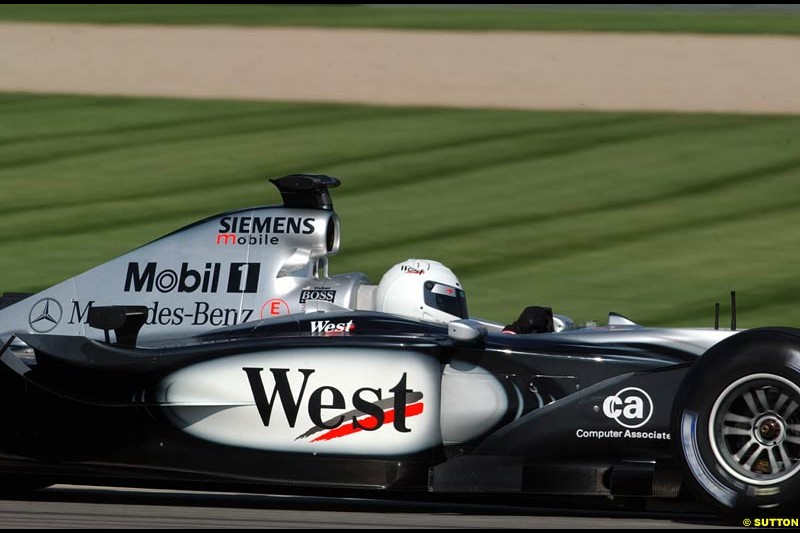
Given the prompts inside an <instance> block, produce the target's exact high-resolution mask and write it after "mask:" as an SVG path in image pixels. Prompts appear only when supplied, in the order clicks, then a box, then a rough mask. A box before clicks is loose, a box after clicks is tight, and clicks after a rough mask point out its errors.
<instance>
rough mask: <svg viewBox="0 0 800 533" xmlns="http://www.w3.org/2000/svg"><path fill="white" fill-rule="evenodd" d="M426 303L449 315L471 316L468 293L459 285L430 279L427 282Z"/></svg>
mask: <svg viewBox="0 0 800 533" xmlns="http://www.w3.org/2000/svg"><path fill="white" fill-rule="evenodd" d="M424 290H425V305H427V306H429V307H433V308H434V309H438V310H439V311H442V312H444V313H447V314H448V315H453V316H457V317H459V318H469V313H468V312H467V295H466V294H465V293H464V291H463V290H461V289H459V288H458V287H452V286H450V285H445V284H444V283H436V282H434V281H428V282H427V283H425V289H424Z"/></svg>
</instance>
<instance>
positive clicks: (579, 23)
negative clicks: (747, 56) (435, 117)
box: [0, 4, 800, 35]
mask: <svg viewBox="0 0 800 533" xmlns="http://www.w3.org/2000/svg"><path fill="white" fill-rule="evenodd" d="M0 20H24V21H46V22H93V23H101V24H121V23H137V24H233V25H242V26H318V27H348V28H408V29H431V30H515V31H531V30H537V31H623V32H631V31H647V32H696V33H776V34H793V35H796V34H800V15H798V14H796V13H795V14H785V13H752V12H749V13H746V12H697V11H659V10H658V9H655V10H654V9H647V10H630V9H626V10H609V9H605V10H591V9H561V10H550V9H519V8H516V9H514V8H505V9H500V8H494V9H478V8H471V9H441V8H439V9H437V8H422V7H419V8H386V7H368V6H356V5H349V6H342V5H340V6H320V5H270V4H242V5H230V4H64V5H62V4H3V5H0Z"/></svg>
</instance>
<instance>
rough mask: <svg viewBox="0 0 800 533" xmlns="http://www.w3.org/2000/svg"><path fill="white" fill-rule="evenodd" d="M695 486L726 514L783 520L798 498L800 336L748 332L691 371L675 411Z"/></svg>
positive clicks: (679, 451)
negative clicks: (773, 517) (784, 512)
mask: <svg viewBox="0 0 800 533" xmlns="http://www.w3.org/2000/svg"><path fill="white" fill-rule="evenodd" d="M672 432H673V433H672V435H673V441H674V443H675V446H676V450H675V452H676V456H677V457H678V459H679V461H680V462H681V463H682V468H683V472H684V479H685V480H686V481H687V483H688V484H689V486H690V488H691V489H693V491H694V492H695V493H696V494H697V495H699V496H700V497H701V498H703V499H705V500H710V501H711V502H712V503H713V504H714V505H715V506H716V508H717V509H718V510H719V511H720V512H721V513H722V514H724V515H727V516H730V517H733V516H751V517H752V516H765V515H776V514H777V515H780V514H781V513H782V512H783V511H785V510H787V509H789V508H791V509H792V510H794V511H796V509H797V507H796V506H795V505H796V504H797V502H798V500H800V331H798V330H792V329H788V328H765V329H756V330H750V331H745V332H742V333H740V334H737V335H735V336H733V337H730V338H729V339H726V340H725V341H723V342H721V343H719V344H717V345H715V346H714V347H712V348H711V349H709V350H708V352H706V354H705V355H703V356H702V357H701V358H700V359H699V360H698V362H697V363H695V365H694V366H693V367H692V369H691V370H690V371H689V373H688V374H687V376H686V379H685V380H684V383H683V384H682V386H681V389H680V391H679V392H678V395H677V397H676V400H675V404H674V406H673V418H672Z"/></svg>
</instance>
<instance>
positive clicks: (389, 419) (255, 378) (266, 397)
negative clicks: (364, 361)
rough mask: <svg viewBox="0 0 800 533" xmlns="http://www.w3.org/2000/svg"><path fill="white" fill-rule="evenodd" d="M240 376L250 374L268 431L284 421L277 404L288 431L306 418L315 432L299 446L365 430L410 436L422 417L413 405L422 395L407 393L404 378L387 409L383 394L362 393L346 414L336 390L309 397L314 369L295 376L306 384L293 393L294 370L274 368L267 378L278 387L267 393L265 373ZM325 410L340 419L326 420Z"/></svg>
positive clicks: (419, 405)
mask: <svg viewBox="0 0 800 533" xmlns="http://www.w3.org/2000/svg"><path fill="white" fill-rule="evenodd" d="M242 370H243V371H244V372H245V374H247V379H248V381H249V383H250V389H251V390H252V392H253V399H254V400H255V403H256V407H257V408H258V414H259V416H260V417H261V422H262V423H263V424H264V426H265V427H269V426H270V423H271V422H272V421H273V419H274V417H275V416H280V415H276V414H275V411H277V408H276V404H277V403H278V401H280V405H281V411H282V412H283V418H285V419H286V422H287V423H288V424H289V427H292V428H294V427H295V424H296V423H297V417H298V414H299V413H300V411H301V409H302V410H305V411H307V412H308V417H309V418H310V419H311V422H312V423H313V424H314V427H312V428H310V429H309V430H307V431H306V432H304V433H303V434H301V435H300V436H298V437H297V439H296V440H298V439H302V438H306V437H309V436H311V435H313V434H315V433H319V432H321V431H326V430H327V433H323V434H322V435H320V436H318V437H317V438H316V439H314V441H313V442H317V441H324V440H330V439H332V438H338V437H342V436H345V435H349V434H352V433H356V432H358V431H362V430H363V431H375V430H378V429H380V428H381V427H383V426H384V425H386V424H389V423H391V424H392V426H393V427H394V429H395V431H398V432H400V433H408V432H410V431H411V430H410V429H409V428H408V426H407V424H406V419H407V417H409V416H414V415H418V414H421V413H422V409H423V405H422V403H421V402H418V403H414V404H413V405H409V404H411V403H413V402H417V401H418V400H420V399H421V398H422V393H421V392H415V391H413V390H411V389H409V388H407V385H406V379H407V374H406V373H403V376H402V377H401V378H400V380H399V381H398V382H397V384H396V385H395V386H394V387H392V388H391V389H388V392H390V393H392V395H393V398H392V399H391V400H390V401H389V402H388V403H387V400H388V399H387V400H383V390H382V389H380V388H377V389H375V388H370V387H362V388H360V389H358V390H356V391H355V392H354V393H353V395H352V397H351V398H350V402H349V403H350V405H352V409H349V410H348V403H347V401H346V400H345V396H344V394H343V393H342V391H340V390H339V389H337V388H336V387H334V386H332V385H323V386H321V387H318V388H316V389H314V390H313V391H311V392H307V391H308V389H309V386H308V384H309V378H310V377H311V376H312V375H313V374H314V372H315V370H314V369H310V368H301V369H298V370H297V372H299V374H300V375H301V376H302V379H303V382H302V384H301V385H300V386H299V387H297V386H296V387H295V388H294V389H293V388H292V386H291V385H290V383H289V372H290V369H288V368H270V369H269V373H270V374H272V381H274V383H275V384H274V387H273V388H272V390H271V391H270V392H269V393H268V392H267V388H266V387H265V386H264V379H263V377H262V371H263V370H264V369H263V368H249V367H245V368H242ZM296 381H297V380H295V382H296ZM387 408H388V410H386V409H387ZM323 410H325V411H329V410H337V411H338V413H333V414H328V415H327V416H326V417H323ZM343 411H344V412H343Z"/></svg>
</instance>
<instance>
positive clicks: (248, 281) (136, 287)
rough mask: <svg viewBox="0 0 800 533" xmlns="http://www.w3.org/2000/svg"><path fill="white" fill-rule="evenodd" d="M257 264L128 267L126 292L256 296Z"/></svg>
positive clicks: (147, 265)
mask: <svg viewBox="0 0 800 533" xmlns="http://www.w3.org/2000/svg"><path fill="white" fill-rule="evenodd" d="M260 272H261V264H260V263H228V264H223V263H205V265H204V266H203V267H201V268H198V267H195V266H194V265H190V264H189V263H187V262H183V263H181V266H180V268H177V269H171V268H159V266H158V262H156V261H150V262H148V263H145V264H144V265H142V264H141V263H128V270H127V272H126V273H125V285H124V291H125V292H154V291H157V292H161V293H171V292H179V293H194V292H203V293H215V292H220V287H222V290H223V291H225V292H229V293H255V292H258V278H259V274H260Z"/></svg>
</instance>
